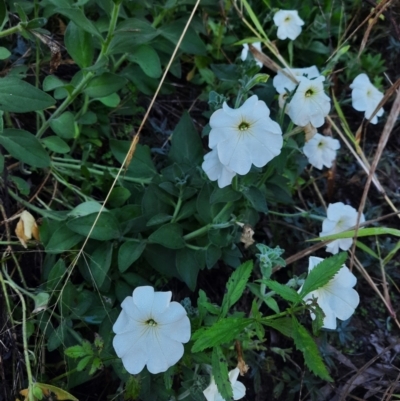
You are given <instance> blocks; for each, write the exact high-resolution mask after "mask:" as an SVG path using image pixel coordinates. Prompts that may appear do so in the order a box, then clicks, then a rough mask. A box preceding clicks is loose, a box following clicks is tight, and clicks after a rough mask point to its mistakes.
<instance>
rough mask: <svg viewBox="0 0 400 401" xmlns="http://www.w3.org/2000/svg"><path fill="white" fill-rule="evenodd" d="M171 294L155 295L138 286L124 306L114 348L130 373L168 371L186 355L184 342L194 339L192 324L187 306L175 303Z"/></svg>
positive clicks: (158, 293) (115, 326)
mask: <svg viewBox="0 0 400 401" xmlns="http://www.w3.org/2000/svg"><path fill="white" fill-rule="evenodd" d="M171 296H172V293H171V291H167V292H154V288H153V287H150V286H143V287H137V288H135V290H134V291H133V294H132V296H131V297H130V296H129V297H126V298H125V299H124V301H123V302H122V304H121V307H122V311H121V313H120V315H119V316H118V319H117V321H116V322H115V323H114V326H113V331H114V333H115V334H116V336H115V337H114V340H113V346H114V349H115V352H116V354H117V355H118V357H119V358H121V359H122V363H123V365H124V367H125V369H126V370H127V371H128V372H129V373H130V374H137V373H139V372H141V371H142V369H143V368H144V366H145V365H147V369H148V370H149V372H150V373H154V374H155V373H160V372H165V371H166V370H167V369H168V368H169V367H170V366H173V365H175V364H176V363H177V362H178V361H179V359H181V357H182V355H183V345H182V343H187V342H188V341H189V339H190V321H189V318H188V317H187V314H186V311H185V309H184V307H183V306H182V305H181V304H179V303H178V302H171Z"/></svg>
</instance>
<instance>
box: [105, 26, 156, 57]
mask: <svg viewBox="0 0 400 401" xmlns="http://www.w3.org/2000/svg"><path fill="white" fill-rule="evenodd" d="M158 35H159V32H158V31H157V29H155V28H154V27H153V26H152V25H151V23H150V22H148V21H147V20H142V19H138V18H127V19H125V20H124V21H122V22H120V23H119V24H118V26H117V29H116V32H115V34H114V37H113V38H112V40H111V42H110V46H109V48H108V54H121V53H130V52H131V51H132V49H133V48H135V47H136V46H138V45H141V44H144V43H148V42H150V41H151V40H152V39H154V38H155V37H156V36H158Z"/></svg>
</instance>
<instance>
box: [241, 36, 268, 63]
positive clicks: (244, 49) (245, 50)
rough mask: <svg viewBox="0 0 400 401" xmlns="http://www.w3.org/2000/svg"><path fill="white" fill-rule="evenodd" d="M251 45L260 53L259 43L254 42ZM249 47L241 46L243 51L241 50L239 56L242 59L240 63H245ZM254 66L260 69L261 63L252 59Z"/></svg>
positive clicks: (246, 45)
mask: <svg viewBox="0 0 400 401" xmlns="http://www.w3.org/2000/svg"><path fill="white" fill-rule="evenodd" d="M252 45H253V46H254V47H255V48H256V49H257V50H258V51H260V52H261V51H262V50H261V42H254V43H252ZM249 50H250V49H249V45H248V44H247V43H244V44H243V49H242V54H241V55H240V58H241V59H242V61H246V59H247V55H248V54H249ZM254 60H255V62H256V64H257V65H258V66H259V67H260V68H261V67H262V66H263V63H262V62H261V61H260V60H257V59H256V58H254Z"/></svg>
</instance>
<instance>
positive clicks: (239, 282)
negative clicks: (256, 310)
mask: <svg viewBox="0 0 400 401" xmlns="http://www.w3.org/2000/svg"><path fill="white" fill-rule="evenodd" d="M252 270H253V262H252V261H251V260H249V261H247V262H245V263H243V264H242V265H241V266H239V267H238V268H237V269H236V270H235V271H234V272H233V273H232V275H231V277H230V278H229V280H228V283H227V285H226V288H227V292H226V294H225V296H224V299H223V300H222V306H221V314H220V318H221V317H225V316H226V314H227V313H228V311H229V309H230V308H231V307H232V306H233V305H234V304H235V303H236V302H237V301H238V300H239V298H240V297H241V296H242V294H243V291H244V290H245V288H246V284H247V281H248V280H249V277H250V274H251V272H252Z"/></svg>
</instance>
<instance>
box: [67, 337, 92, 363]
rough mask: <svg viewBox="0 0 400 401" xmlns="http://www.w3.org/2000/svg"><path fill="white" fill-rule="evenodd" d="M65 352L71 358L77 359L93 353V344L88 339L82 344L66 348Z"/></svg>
mask: <svg viewBox="0 0 400 401" xmlns="http://www.w3.org/2000/svg"><path fill="white" fill-rule="evenodd" d="M64 354H65V355H66V356H68V357H70V358H73V359H77V358H82V357H84V356H87V355H90V356H92V355H93V349H92V346H91V345H90V343H89V342H88V341H84V342H83V343H82V345H73V346H72V347H68V348H66V349H65V350H64Z"/></svg>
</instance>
